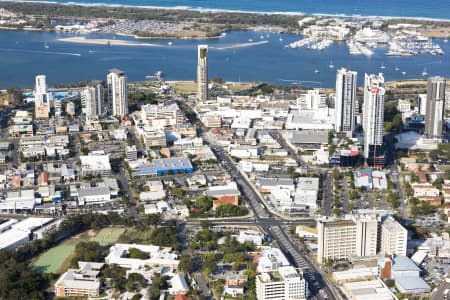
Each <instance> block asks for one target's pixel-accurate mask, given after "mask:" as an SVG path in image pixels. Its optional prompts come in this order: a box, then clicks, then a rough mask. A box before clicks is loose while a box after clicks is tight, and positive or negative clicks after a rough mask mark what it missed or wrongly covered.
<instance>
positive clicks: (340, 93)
mask: <svg viewBox="0 0 450 300" xmlns="http://www.w3.org/2000/svg"><path fill="white" fill-rule="evenodd" d="M356 77H357V72H354V71H349V70H347V69H345V68H342V69H339V70H338V71H337V74H336V97H335V101H334V103H335V105H334V107H335V114H336V117H335V122H334V130H335V131H336V132H338V133H339V132H344V133H345V134H346V135H347V136H348V137H351V136H352V133H353V130H354V129H355V112H356Z"/></svg>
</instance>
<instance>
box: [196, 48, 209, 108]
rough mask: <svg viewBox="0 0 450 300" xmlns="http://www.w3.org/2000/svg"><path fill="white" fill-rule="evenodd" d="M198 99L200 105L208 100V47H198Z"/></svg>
mask: <svg viewBox="0 0 450 300" xmlns="http://www.w3.org/2000/svg"><path fill="white" fill-rule="evenodd" d="M197 85H198V87H197V99H198V102H199V103H203V102H205V101H206V100H208V45H198V63H197Z"/></svg>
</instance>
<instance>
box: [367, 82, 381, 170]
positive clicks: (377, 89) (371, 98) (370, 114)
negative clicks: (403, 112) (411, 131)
mask: <svg viewBox="0 0 450 300" xmlns="http://www.w3.org/2000/svg"><path fill="white" fill-rule="evenodd" d="M384 95H385V89H384V77H383V74H381V73H380V74H378V75H375V74H371V75H368V74H365V78H364V104H363V130H364V158H365V159H366V161H367V163H368V164H369V165H371V166H384V147H383V136H384Z"/></svg>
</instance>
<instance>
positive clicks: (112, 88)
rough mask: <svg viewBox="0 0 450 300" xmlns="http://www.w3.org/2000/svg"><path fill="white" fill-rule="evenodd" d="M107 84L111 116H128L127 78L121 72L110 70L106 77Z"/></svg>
mask: <svg viewBox="0 0 450 300" xmlns="http://www.w3.org/2000/svg"><path fill="white" fill-rule="evenodd" d="M107 84H108V104H109V105H110V107H111V114H112V115H113V116H118V117H120V118H122V117H123V116H125V115H127V114H128V86H127V76H126V75H125V73H124V72H123V71H121V70H118V69H111V70H109V73H108V76H107Z"/></svg>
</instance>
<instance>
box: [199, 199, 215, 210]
mask: <svg viewBox="0 0 450 300" xmlns="http://www.w3.org/2000/svg"><path fill="white" fill-rule="evenodd" d="M213 199H214V198H213V197H210V196H199V197H197V198H196V199H195V203H196V204H197V206H198V207H200V208H202V209H203V210H204V211H208V210H210V209H211V208H212V206H213Z"/></svg>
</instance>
